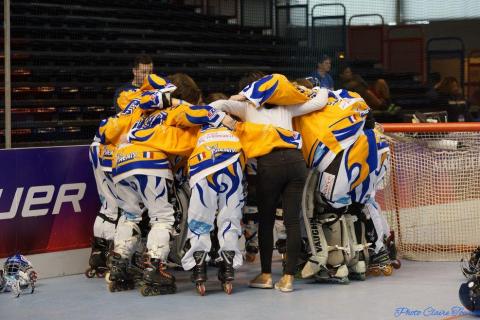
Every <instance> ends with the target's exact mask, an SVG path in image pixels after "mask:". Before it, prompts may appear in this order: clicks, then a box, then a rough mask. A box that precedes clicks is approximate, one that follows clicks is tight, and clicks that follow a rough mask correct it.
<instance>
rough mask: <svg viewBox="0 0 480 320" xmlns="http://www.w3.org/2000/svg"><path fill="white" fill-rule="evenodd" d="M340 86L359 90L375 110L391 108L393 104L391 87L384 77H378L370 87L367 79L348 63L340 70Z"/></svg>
mask: <svg viewBox="0 0 480 320" xmlns="http://www.w3.org/2000/svg"><path fill="white" fill-rule="evenodd" d="M339 78H340V83H339V87H340V88H342V89H347V90H349V91H354V92H357V93H358V94H360V95H361V96H362V98H363V99H364V100H365V102H366V103H367V104H368V106H369V107H370V108H372V109H373V110H385V111H391V110H389V107H390V106H391V104H392V103H391V98H390V88H389V87H388V84H387V82H386V81H385V80H384V79H378V80H376V81H375V83H374V84H373V86H372V88H370V87H369V86H368V84H367V82H366V81H365V80H363V78H362V77H361V76H360V75H358V74H354V73H353V72H352V68H351V67H350V66H348V65H345V66H343V68H342V69H341V70H340V77H339Z"/></svg>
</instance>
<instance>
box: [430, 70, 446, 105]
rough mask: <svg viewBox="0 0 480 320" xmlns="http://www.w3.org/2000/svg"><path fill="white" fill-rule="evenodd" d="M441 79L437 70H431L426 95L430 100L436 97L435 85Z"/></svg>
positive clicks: (436, 85)
mask: <svg viewBox="0 0 480 320" xmlns="http://www.w3.org/2000/svg"><path fill="white" fill-rule="evenodd" d="M441 81H442V76H441V75H440V73H438V72H432V73H430V74H429V76H428V87H429V88H430V89H428V91H427V93H426V96H427V98H428V99H430V101H433V100H435V99H437V98H438V93H437V90H436V89H437V87H438V85H439V84H440V82H441Z"/></svg>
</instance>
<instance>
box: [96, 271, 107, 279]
mask: <svg viewBox="0 0 480 320" xmlns="http://www.w3.org/2000/svg"><path fill="white" fill-rule="evenodd" d="M105 274H106V272H105V271H98V272H97V273H96V276H97V278H105Z"/></svg>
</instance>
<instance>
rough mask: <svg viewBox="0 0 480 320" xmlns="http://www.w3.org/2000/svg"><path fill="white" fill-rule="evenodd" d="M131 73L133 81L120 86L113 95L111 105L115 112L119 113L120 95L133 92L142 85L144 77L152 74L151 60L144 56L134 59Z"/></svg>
mask: <svg viewBox="0 0 480 320" xmlns="http://www.w3.org/2000/svg"><path fill="white" fill-rule="evenodd" d="M132 73H133V80H132V81H131V82H127V83H126V84H124V85H122V86H121V87H120V88H118V89H117V91H115V95H114V96H113V105H114V106H115V110H116V112H119V111H120V108H119V106H118V102H117V99H118V97H119V96H120V94H121V93H122V92H124V91H133V90H136V89H138V88H140V86H141V85H142V83H143V79H145V77H146V76H147V75H149V74H150V73H153V61H152V58H151V57H150V56H149V55H146V54H142V55H139V56H137V57H135V60H134V61H133V68H132Z"/></svg>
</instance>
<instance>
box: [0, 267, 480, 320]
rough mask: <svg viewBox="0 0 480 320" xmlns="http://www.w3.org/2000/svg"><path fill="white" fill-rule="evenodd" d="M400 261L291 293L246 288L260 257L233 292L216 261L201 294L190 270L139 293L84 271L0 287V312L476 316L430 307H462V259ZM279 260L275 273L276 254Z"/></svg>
mask: <svg viewBox="0 0 480 320" xmlns="http://www.w3.org/2000/svg"><path fill="white" fill-rule="evenodd" d="M402 262H403V266H402V268H401V269H400V270H396V272H395V273H394V274H393V276H391V277H377V278H375V277H370V278H368V279H367V281H365V282H352V283H350V285H323V284H314V283H310V282H309V281H303V280H301V281H297V283H296V289H297V290H296V291H295V292H293V293H280V292H278V291H276V290H262V289H250V288H248V286H247V284H248V280H249V279H250V278H252V277H253V276H254V275H255V274H256V273H257V272H258V271H259V264H258V263H255V264H253V265H252V264H249V265H245V266H243V267H242V268H241V269H240V271H238V273H237V280H236V283H235V287H234V293H233V294H232V295H231V296H227V295H226V294H225V293H223V291H222V290H221V289H220V285H219V283H218V282H217V281H214V280H216V269H213V268H211V269H209V276H210V279H211V281H209V282H208V283H207V295H206V296H205V297H200V296H198V295H197V293H196V292H195V290H194V288H193V285H192V284H191V283H190V281H189V276H190V273H186V272H175V275H176V277H177V286H178V293H177V294H174V295H167V296H156V297H142V296H141V295H140V293H139V291H138V290H135V291H128V292H119V293H110V292H108V291H107V288H106V285H105V282H104V280H103V279H86V278H85V277H84V276H83V275H75V276H68V277H61V278H52V279H44V280H40V281H39V284H38V287H37V290H36V292H35V294H33V295H30V294H24V295H23V296H21V297H20V298H18V299H15V298H13V297H12V295H11V294H9V293H3V294H0V319H2V320H3V319H5V320H10V319H12V320H13V319H15V320H17V319H18V320H20V319H25V320H33V319H35V320H43V319H49V320H52V319H68V320H77V319H88V320H94V319H99V320H102V319H105V320H123V319H142V320H144V319H145V320H146V319H162V320H163V319H165V320H175V319H182V320H184V319H185V320H186V319H202V320H203V319H205V320H207V319H208V320H215V319H222V320H223V319H229V320H230V319H241V320H247V319H248V320H250V319H261V320H269V319H275V320H278V319H294V320H304V319H475V317H472V316H470V315H464V316H460V317H458V316H453V317H452V316H451V315H448V316H446V315H445V314H444V315H443V316H442V315H440V316H435V315H432V311H433V310H437V312H438V311H443V312H450V311H451V310H452V308H454V310H455V307H458V308H459V309H460V308H461V303H460V301H459V300H458V288H459V286H460V284H461V282H462V281H464V278H463V275H462V274H461V272H460V267H459V263H453V262H429V263H425V262H412V261H405V260H404V261H402ZM274 268H275V270H276V271H277V272H276V274H275V279H278V278H279V271H280V268H281V267H280V262H279V261H278V259H277V261H276V262H275V266H274ZM399 308H403V309H399ZM407 308H408V311H409V312H410V314H409V315H406V312H407ZM400 310H402V311H403V312H402V313H400V314H397V315H396V312H399V311H400ZM461 310H464V309H463V308H462V309H461ZM476 319H479V318H476Z"/></svg>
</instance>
